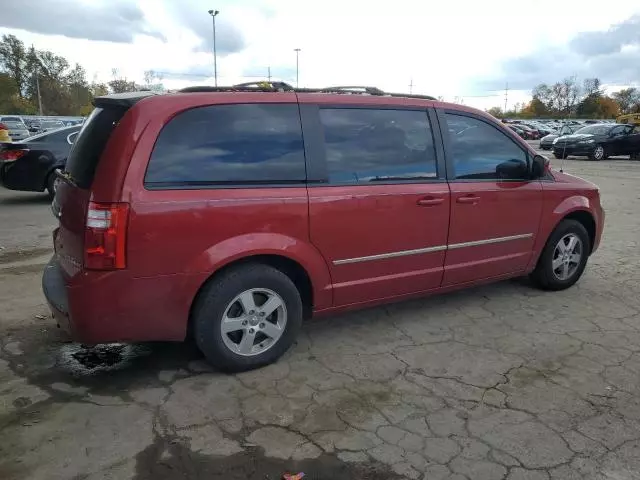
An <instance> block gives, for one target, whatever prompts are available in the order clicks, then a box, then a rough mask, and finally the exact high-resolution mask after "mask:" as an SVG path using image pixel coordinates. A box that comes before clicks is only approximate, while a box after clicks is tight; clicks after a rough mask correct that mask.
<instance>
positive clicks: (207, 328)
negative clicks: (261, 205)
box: [193, 264, 303, 372]
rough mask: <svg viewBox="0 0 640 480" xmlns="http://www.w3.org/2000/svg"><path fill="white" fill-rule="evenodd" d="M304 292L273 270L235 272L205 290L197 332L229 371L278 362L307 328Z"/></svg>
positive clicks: (210, 355)
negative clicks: (301, 328)
mask: <svg viewBox="0 0 640 480" xmlns="http://www.w3.org/2000/svg"><path fill="white" fill-rule="evenodd" d="M302 318H303V309H302V300H301V297H300V292H299V291H298V289H297V288H296V286H295V284H294V283H293V282H292V281H291V279H290V278H289V277H288V276H287V275H285V274H284V273H282V272H281V271H280V270H277V269H275V268H273V267H270V266H268V265H263V264H249V265H243V266H240V267H236V268H233V269H231V270H230V271H228V272H226V273H225V274H223V276H221V277H220V278H218V279H215V280H214V281H213V282H211V283H210V284H208V285H206V286H205V287H204V290H203V291H202V292H201V294H200V295H199V298H198V301H197V303H196V306H195V309H194V316H193V328H194V334H195V339H196V343H197V345H198V347H199V348H200V350H201V351H202V353H204V355H205V357H206V358H207V360H208V361H209V362H210V363H211V364H212V365H214V366H215V367H217V368H219V369H220V370H223V371H226V372H240V371H244V370H251V369H254V368H258V367H261V366H264V365H267V364H269V363H273V362H275V361H276V360H277V359H278V358H280V357H281V356H282V355H283V354H284V353H285V352H286V351H287V350H288V349H289V347H290V346H291V344H292V343H293V341H294V340H295V338H296V336H297V334H298V331H299V330H300V326H301V324H302Z"/></svg>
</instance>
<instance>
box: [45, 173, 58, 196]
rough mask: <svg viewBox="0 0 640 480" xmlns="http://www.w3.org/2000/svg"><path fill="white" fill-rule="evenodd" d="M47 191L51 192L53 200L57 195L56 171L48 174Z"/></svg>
mask: <svg viewBox="0 0 640 480" xmlns="http://www.w3.org/2000/svg"><path fill="white" fill-rule="evenodd" d="M47 193H48V194H49V199H50V200H53V197H55V196H56V172H55V171H54V172H51V173H50V174H49V175H47Z"/></svg>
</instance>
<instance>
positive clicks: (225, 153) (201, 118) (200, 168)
mask: <svg viewBox="0 0 640 480" xmlns="http://www.w3.org/2000/svg"><path fill="white" fill-rule="evenodd" d="M305 179H306V168H305V161H304V147H303V142H302V127H301V125H300V114H299V112H298V106H297V105H295V104H286V105H284V104H283V105H281V104H246V105H245V104H242V105H215V106H208V107H198V108H193V109H191V110H187V111H185V112H182V113H180V114H178V115H177V116H176V117H174V118H173V119H172V120H171V121H170V122H169V123H168V124H167V125H166V126H165V127H164V128H163V129H162V131H161V132H160V135H159V136H158V140H157V141H156V144H155V147H154V149H153V152H152V154H151V159H150V160H149V166H148V168H147V173H146V176H145V184H147V185H151V186H153V185H154V184H155V186H162V185H171V184H173V185H207V184H209V185H211V184H222V185H224V184H237V183H288V182H289V183H290V182H303V181H305Z"/></svg>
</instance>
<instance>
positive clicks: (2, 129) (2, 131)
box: [0, 123, 11, 142]
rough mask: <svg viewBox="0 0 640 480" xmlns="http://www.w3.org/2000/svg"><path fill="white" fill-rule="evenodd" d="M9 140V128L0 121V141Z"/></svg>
mask: <svg viewBox="0 0 640 480" xmlns="http://www.w3.org/2000/svg"><path fill="white" fill-rule="evenodd" d="M10 141H11V136H10V135H9V128H8V127H7V126H6V125H5V124H4V123H0V142H10Z"/></svg>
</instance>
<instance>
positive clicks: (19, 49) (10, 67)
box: [0, 35, 27, 97]
mask: <svg viewBox="0 0 640 480" xmlns="http://www.w3.org/2000/svg"><path fill="white" fill-rule="evenodd" d="M26 63H27V52H26V50H25V48H24V43H22V41H21V40H20V39H19V38H18V37H16V36H15V35H3V36H2V39H1V40H0V70H2V71H4V72H7V73H8V74H9V75H10V76H11V79H12V80H13V83H14V84H15V86H16V89H17V95H18V96H20V97H22V94H23V90H24V86H25V78H26V77H27V72H26V71H25V68H26Z"/></svg>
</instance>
